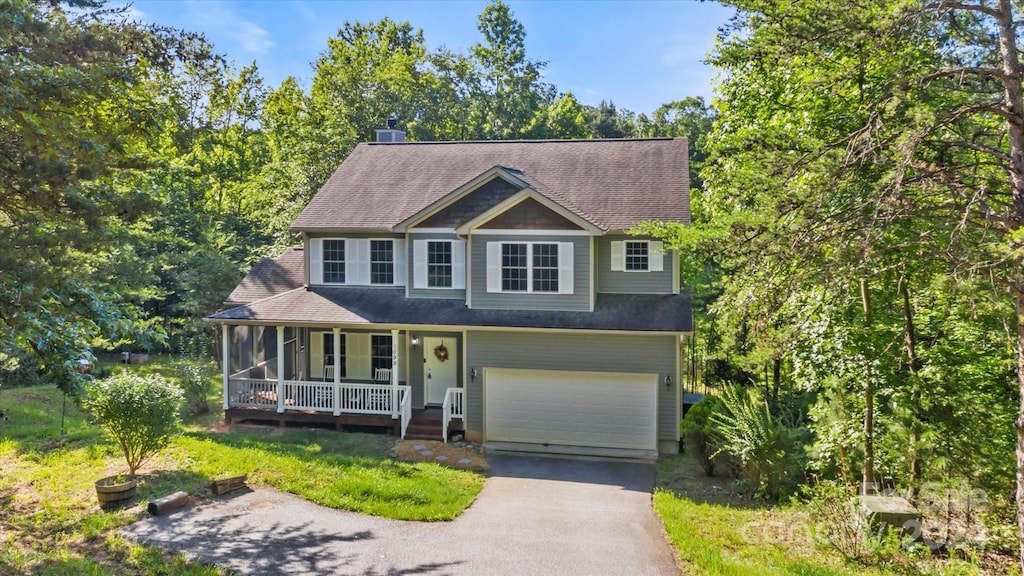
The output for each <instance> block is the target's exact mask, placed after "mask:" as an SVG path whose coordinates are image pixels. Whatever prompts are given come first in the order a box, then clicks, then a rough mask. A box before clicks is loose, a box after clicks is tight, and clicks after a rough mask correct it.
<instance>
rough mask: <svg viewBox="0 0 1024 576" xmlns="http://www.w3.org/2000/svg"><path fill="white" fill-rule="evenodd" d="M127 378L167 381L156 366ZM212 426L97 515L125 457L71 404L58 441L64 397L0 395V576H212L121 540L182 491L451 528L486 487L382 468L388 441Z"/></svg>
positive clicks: (22, 392) (190, 429) (204, 423)
mask: <svg viewBox="0 0 1024 576" xmlns="http://www.w3.org/2000/svg"><path fill="white" fill-rule="evenodd" d="M156 360H157V361H156V362H154V363H153V364H150V365H143V366H141V367H132V368H131V369H133V370H137V371H142V372H153V371H158V372H164V373H165V374H169V371H168V366H167V365H166V362H165V361H163V360H161V359H159V358H158V359H156ZM211 400H214V403H213V406H212V407H213V408H214V412H213V414H211V415H208V416H205V417H201V418H198V419H194V420H193V421H192V422H191V423H190V424H189V425H188V426H187V427H186V430H185V432H184V433H183V434H182V435H181V436H179V437H178V438H176V439H175V440H174V441H173V442H172V443H171V445H170V446H169V447H168V448H167V449H166V450H164V451H163V452H162V453H161V454H160V455H158V456H157V457H156V458H155V459H154V460H153V461H151V462H150V463H149V464H147V465H146V466H145V467H144V468H143V469H142V470H141V483H140V485H139V491H138V498H137V500H136V505H134V506H132V507H130V508H128V509H124V510H117V511H102V510H100V508H99V506H98V504H97V500H96V495H95V491H94V488H93V482H95V481H96V480H98V479H99V478H102V477H104V476H108V475H112V474H117V473H121V472H126V471H127V467H126V465H125V463H124V460H123V458H122V456H121V454H120V453H119V452H118V451H116V448H115V446H114V445H112V444H111V443H110V442H109V441H107V440H106V439H105V438H104V437H103V435H102V433H101V432H100V430H99V428H98V427H96V426H95V425H93V424H90V423H89V422H88V421H87V417H86V416H87V415H86V414H84V413H83V412H82V411H81V410H80V409H79V408H77V407H76V406H74V404H73V403H71V402H69V403H68V404H67V420H66V437H65V439H64V441H63V442H62V443H61V442H57V439H58V438H59V436H60V414H61V401H62V397H61V395H60V393H59V392H57V390H56V389H55V388H54V387H52V386H43V387H33V388H8V389H4V390H2V391H0V409H3V410H5V411H6V412H7V414H8V416H9V418H10V419H9V421H6V422H3V421H0V501H2V503H3V507H2V508H0V573H2V574H8V573H10V574H75V575H76V576H77V575H89V574H109V573H119V574H151V573H159V574H217V573H219V572H218V571H217V570H216V569H214V568H211V567H208V566H202V565H197V564H190V563H188V562H186V561H185V560H184V559H182V558H173V557H165V556H164V555H163V554H162V553H161V552H160V551H159V550H156V549H152V548H147V547H142V546H138V545H134V544H131V543H129V542H128V541H126V540H125V539H123V538H121V537H120V536H118V535H117V532H116V530H115V529H116V528H117V527H120V526H123V525H125V524H128V523H131V522H133V521H135V520H137V519H138V518H140V517H142V516H144V515H145V509H144V507H145V503H146V502H148V501H149V500H151V499H154V498H158V497H160V496H164V495H167V494H170V493H172V492H175V491H178V490H183V491H185V492H188V493H189V494H191V495H192V496H193V497H195V498H197V499H202V498H207V497H209V495H210V493H209V483H210V481H211V480H212V479H215V478H223V477H227V476H234V475H238V474H248V475H249V483H250V484H252V485H264V486H273V487H275V488H278V489H281V490H285V491H288V492H291V493H293V494H297V495H299V496H301V497H303V498H306V499H308V500H311V501H313V502H317V503H320V504H323V505H325V506H330V507H333V508H341V509H346V510H353V511H357V512H363V513H366V514H373V515H377V516H383V517H386V518H398V519H406V520H425V521H438V520H449V519H451V518H454V517H455V516H458V515H459V514H460V513H461V512H462V511H463V510H464V509H465V508H466V507H467V506H469V504H470V503H471V502H472V501H473V500H474V499H475V498H476V495H477V494H478V493H479V491H480V489H481V488H482V486H483V477H482V476H480V475H478V474H475V473H472V472H466V471H457V470H450V469H447V468H443V467H440V466H438V465H436V464H429V463H423V464H407V463H402V462H396V461H394V460H392V459H390V458H388V456H387V454H388V451H389V450H390V448H391V447H392V446H393V445H394V440H395V439H394V437H390V436H386V435H383V434H379V435H378V434H354V433H339V432H334V431H328V430H319V429H293V430H287V431H284V432H282V431H279V430H277V429H268V428H264V427H241V426H236V427H234V428H233V429H231V430H229V431H218V428H217V427H213V426H211V424H213V423H215V422H216V421H217V420H218V419H219V416H220V415H219V412H218V411H217V410H216V409H217V406H218V405H217V404H216V402H217V401H218V400H217V399H216V398H211Z"/></svg>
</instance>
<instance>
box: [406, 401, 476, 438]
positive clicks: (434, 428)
mask: <svg viewBox="0 0 1024 576" xmlns="http://www.w3.org/2000/svg"><path fill="white" fill-rule="evenodd" d="M443 422H444V413H443V412H442V411H441V409H440V408H437V407H434V406H428V407H427V408H425V409H422V410H413V411H412V420H410V421H409V427H408V428H406V430H405V437H406V438H407V439H411V440H442V439H443V437H442V435H441V428H442V424H443ZM461 429H462V421H461V420H455V421H453V422H452V423H451V424H449V426H448V430H449V432H448V437H449V438H451V434H452V433H451V431H452V430H461Z"/></svg>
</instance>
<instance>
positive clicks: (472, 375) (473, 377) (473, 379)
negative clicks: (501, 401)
mask: <svg viewBox="0 0 1024 576" xmlns="http://www.w3.org/2000/svg"><path fill="white" fill-rule="evenodd" d="M469 381H470V382H476V368H470V369H469Z"/></svg>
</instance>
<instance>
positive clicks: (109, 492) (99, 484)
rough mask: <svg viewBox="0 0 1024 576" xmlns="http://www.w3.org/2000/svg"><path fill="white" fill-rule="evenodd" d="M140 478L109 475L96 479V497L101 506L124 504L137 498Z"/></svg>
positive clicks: (111, 506) (112, 506) (109, 506)
mask: <svg viewBox="0 0 1024 576" xmlns="http://www.w3.org/2000/svg"><path fill="white" fill-rule="evenodd" d="M138 485H139V480H138V479H137V478H136V477H135V476H126V475H124V474H121V475H118V476H108V477H106V478H101V479H100V480H97V481H96V497H97V498H98V499H99V501H100V508H114V507H117V506H123V505H125V504H127V503H128V502H130V501H131V499H132V498H135V489H136V487H138Z"/></svg>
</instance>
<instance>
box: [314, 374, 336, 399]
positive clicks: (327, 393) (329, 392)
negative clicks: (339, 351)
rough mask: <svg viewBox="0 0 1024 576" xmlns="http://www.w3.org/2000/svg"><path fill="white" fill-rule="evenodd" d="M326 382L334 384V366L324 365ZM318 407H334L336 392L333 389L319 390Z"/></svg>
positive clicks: (317, 396) (317, 395)
mask: <svg viewBox="0 0 1024 576" xmlns="http://www.w3.org/2000/svg"><path fill="white" fill-rule="evenodd" d="M324 382H334V365H333V364H324ZM315 401H316V407H317V408H331V407H333V406H334V390H333V389H331V388H317V390H316V396H315Z"/></svg>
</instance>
